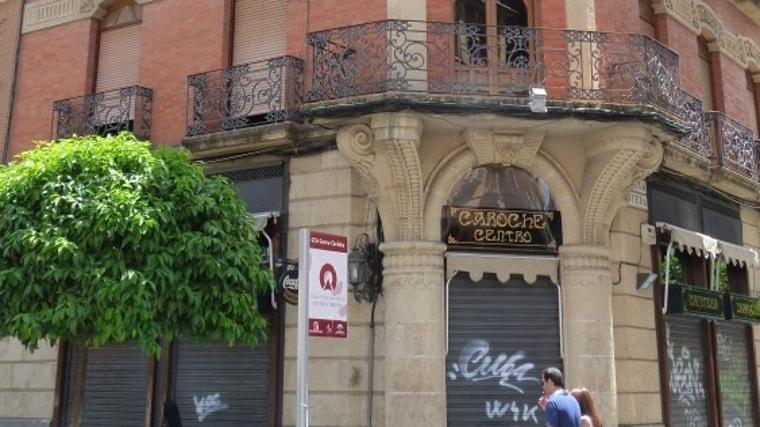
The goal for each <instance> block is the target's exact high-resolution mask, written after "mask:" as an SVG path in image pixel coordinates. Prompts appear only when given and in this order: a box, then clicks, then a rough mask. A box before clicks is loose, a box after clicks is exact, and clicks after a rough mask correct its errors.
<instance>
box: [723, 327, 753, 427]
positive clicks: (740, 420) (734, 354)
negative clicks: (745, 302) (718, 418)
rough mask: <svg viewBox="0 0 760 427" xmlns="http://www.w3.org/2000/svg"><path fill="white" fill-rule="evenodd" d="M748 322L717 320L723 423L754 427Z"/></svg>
mask: <svg viewBox="0 0 760 427" xmlns="http://www.w3.org/2000/svg"><path fill="white" fill-rule="evenodd" d="M747 338H748V337H747V326H746V325H745V324H743V323H735V322H717V326H716V336H715V341H716V347H715V352H716V360H717V361H718V378H719V382H720V402H721V408H722V412H723V414H722V415H723V418H722V419H723V425H725V426H742V427H751V426H755V425H757V424H756V423H755V421H754V420H753V419H752V387H751V384H750V381H751V376H750V375H749V370H750V369H752V365H751V364H750V361H749V342H748V339H747Z"/></svg>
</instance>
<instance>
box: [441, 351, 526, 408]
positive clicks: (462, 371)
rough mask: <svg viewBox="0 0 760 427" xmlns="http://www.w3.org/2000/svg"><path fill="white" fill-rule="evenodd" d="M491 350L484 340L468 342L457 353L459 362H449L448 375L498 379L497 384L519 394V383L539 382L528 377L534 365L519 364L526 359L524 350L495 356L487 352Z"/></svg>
mask: <svg viewBox="0 0 760 427" xmlns="http://www.w3.org/2000/svg"><path fill="white" fill-rule="evenodd" d="M490 349H491V345H490V344H488V342H486V341H484V340H480V339H477V340H472V341H470V343H469V344H467V346H466V347H465V348H464V349H463V350H462V353H461V354H460V355H459V361H458V362H457V363H454V364H452V365H451V369H452V370H451V371H450V372H449V374H448V375H449V378H451V379H452V380H456V379H457V378H458V377H459V376H461V377H462V378H464V379H467V380H470V381H473V382H478V381H485V380H490V379H498V380H499V385H500V386H502V387H506V388H510V389H512V390H515V391H517V392H519V393H521V394H524V393H525V391H524V390H523V389H522V387H520V386H519V385H518V383H522V382H533V383H538V382H539V380H538V378H535V377H529V376H527V374H528V372H529V371H530V370H531V369H533V367H534V365H533V364H532V363H520V361H521V360H522V359H524V358H525V354H524V353H523V352H521V351H518V352H517V353H515V354H513V355H511V356H508V355H506V354H504V353H501V354H499V355H498V356H496V357H495V358H494V357H491V356H490V355H489V354H488V352H489V350H490Z"/></svg>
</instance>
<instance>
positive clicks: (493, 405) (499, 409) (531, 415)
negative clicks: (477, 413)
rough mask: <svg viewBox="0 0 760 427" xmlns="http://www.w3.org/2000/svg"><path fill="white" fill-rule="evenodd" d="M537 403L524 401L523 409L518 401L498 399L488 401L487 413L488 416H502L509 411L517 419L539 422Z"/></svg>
mask: <svg viewBox="0 0 760 427" xmlns="http://www.w3.org/2000/svg"><path fill="white" fill-rule="evenodd" d="M537 410H538V406H537V405H526V404H525V403H523V406H522V410H520V406H519V405H518V404H517V402H505V403H501V402H500V401H498V400H494V401H493V402H489V401H486V415H487V416H488V418H491V419H493V418H502V417H504V416H505V415H507V413H508V412H511V413H512V419H514V421H515V422H517V421H528V420H533V423H535V424H538V418H536V411H537Z"/></svg>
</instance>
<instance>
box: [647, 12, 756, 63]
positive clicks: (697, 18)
mask: <svg viewBox="0 0 760 427" xmlns="http://www.w3.org/2000/svg"><path fill="white" fill-rule="evenodd" d="M652 7H653V8H654V11H655V13H657V14H668V15H669V16H672V17H673V18H674V19H676V20H677V21H678V22H680V23H681V24H683V25H684V26H686V27H687V28H689V29H690V30H691V31H693V32H694V34H698V35H699V34H707V35H709V39H711V41H714V45H713V46H717V49H718V50H719V51H720V52H722V53H724V54H726V55H727V56H728V57H730V58H731V59H733V60H734V61H736V62H737V63H738V64H739V65H741V66H742V67H744V68H746V69H749V68H750V64H753V65H754V67H752V68H753V71H760V47H758V45H757V43H755V41H754V40H752V39H750V38H749V37H746V36H744V35H741V34H736V33H733V32H731V31H729V30H728V29H727V27H726V26H725V25H724V24H723V22H721V20H720V18H719V17H718V15H717V14H716V13H715V11H714V10H713V9H712V8H711V7H710V6H708V5H707V4H706V3H705V2H703V1H700V0H653V1H652ZM711 49H712V48H711Z"/></svg>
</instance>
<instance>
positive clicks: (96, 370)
mask: <svg viewBox="0 0 760 427" xmlns="http://www.w3.org/2000/svg"><path fill="white" fill-rule="evenodd" d="M148 369H149V359H148V357H146V356H145V355H144V354H143V353H142V351H141V350H140V349H139V347H138V346H137V345H136V344H112V345H108V346H106V347H102V348H98V349H89V350H88V351H87V373H86V376H85V383H84V401H83V409H82V426H83V427H87V426H92V427H102V426H124V427H134V426H141V425H145V417H146V410H147V407H146V396H147V394H146V393H147V386H148V380H149V372H148Z"/></svg>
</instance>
